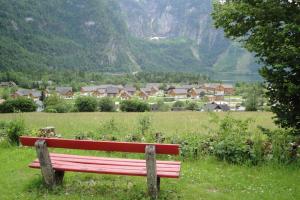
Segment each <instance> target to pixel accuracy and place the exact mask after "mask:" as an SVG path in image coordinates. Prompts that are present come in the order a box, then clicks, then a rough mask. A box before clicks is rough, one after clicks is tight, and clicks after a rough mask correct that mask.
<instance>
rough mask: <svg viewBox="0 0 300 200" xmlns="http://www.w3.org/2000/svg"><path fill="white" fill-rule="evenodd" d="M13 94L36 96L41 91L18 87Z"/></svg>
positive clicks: (38, 95)
mask: <svg viewBox="0 0 300 200" xmlns="http://www.w3.org/2000/svg"><path fill="white" fill-rule="evenodd" d="M15 94H17V95H19V96H29V95H31V96H32V97H35V98H38V97H40V96H41V95H42V92H41V91H38V90H29V89H18V90H17V91H16V92H15Z"/></svg>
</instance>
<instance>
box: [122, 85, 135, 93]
mask: <svg viewBox="0 0 300 200" xmlns="http://www.w3.org/2000/svg"><path fill="white" fill-rule="evenodd" d="M124 90H125V91H127V92H136V88H135V87H133V86H125V87H124Z"/></svg>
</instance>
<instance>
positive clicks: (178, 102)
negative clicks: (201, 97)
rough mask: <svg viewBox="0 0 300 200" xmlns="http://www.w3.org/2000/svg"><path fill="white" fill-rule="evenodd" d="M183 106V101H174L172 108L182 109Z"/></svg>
mask: <svg viewBox="0 0 300 200" xmlns="http://www.w3.org/2000/svg"><path fill="white" fill-rule="evenodd" d="M184 106H185V103H184V102H183V101H176V102H175V103H174V104H173V106H172V107H173V108H183V107H184Z"/></svg>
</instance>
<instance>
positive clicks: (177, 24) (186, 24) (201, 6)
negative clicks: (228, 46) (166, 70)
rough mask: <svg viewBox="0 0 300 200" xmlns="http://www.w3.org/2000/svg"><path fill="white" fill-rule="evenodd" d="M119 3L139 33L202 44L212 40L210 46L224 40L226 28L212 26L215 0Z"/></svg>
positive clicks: (127, 18) (153, 0)
mask: <svg viewBox="0 0 300 200" xmlns="http://www.w3.org/2000/svg"><path fill="white" fill-rule="evenodd" d="M119 3H120V6H121V9H122V11H123V14H124V16H125V20H126V22H127V25H128V28H129V30H130V31H131V33H132V34H133V35H135V36H137V37H142V38H148V39H166V38H174V37H187V38H190V39H192V40H194V41H196V42H197V44H198V45H201V44H202V43H207V42H208V43H209V45H208V46H213V45H214V43H215V42H219V41H220V39H222V40H224V36H223V33H222V31H220V30H216V29H215V28H213V26H212V19H211V17H210V13H211V11H212V6H211V0H202V1H193V0H186V1H183V0H181V1H178V0H122V1H119ZM206 38H208V39H209V40H205V39H206Z"/></svg>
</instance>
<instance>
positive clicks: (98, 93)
mask: <svg viewBox="0 0 300 200" xmlns="http://www.w3.org/2000/svg"><path fill="white" fill-rule="evenodd" d="M92 96H94V97H97V98H101V97H105V96H106V89H101V88H99V89H97V90H95V91H93V92H92Z"/></svg>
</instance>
